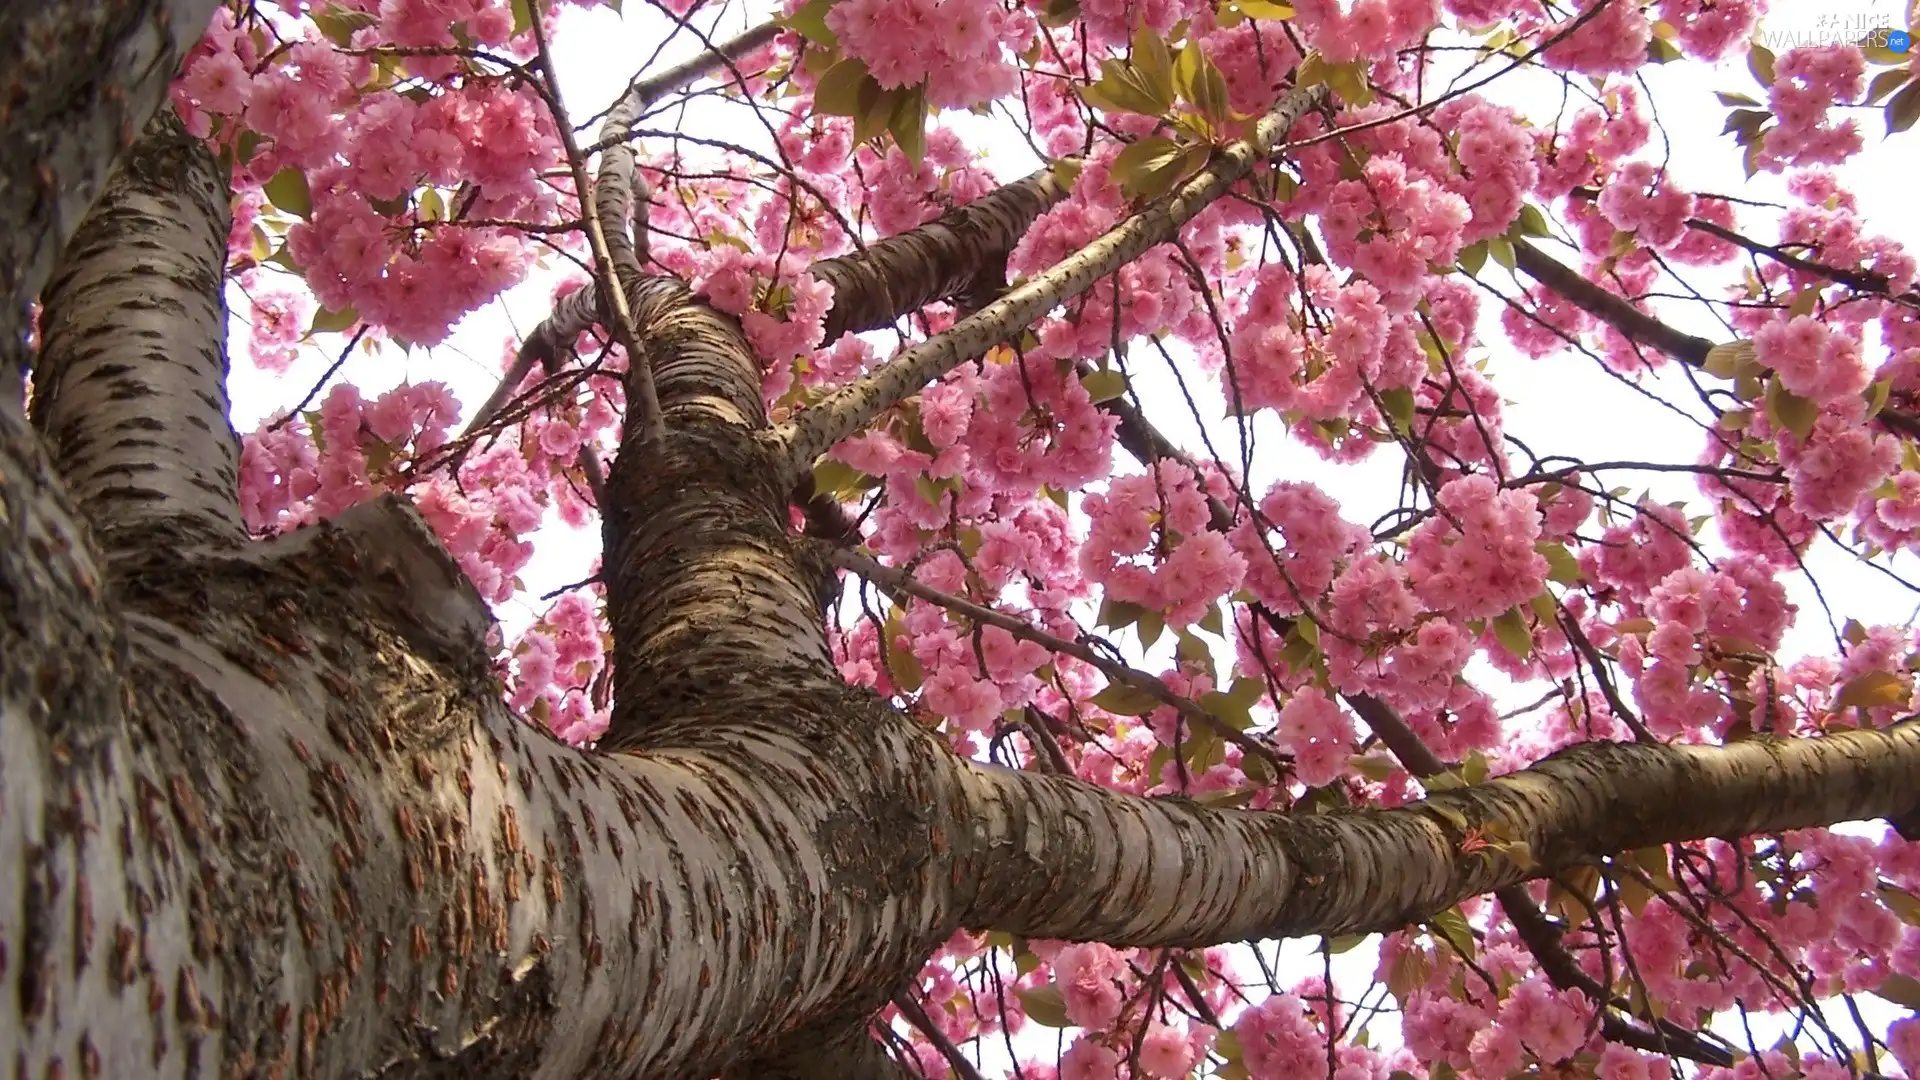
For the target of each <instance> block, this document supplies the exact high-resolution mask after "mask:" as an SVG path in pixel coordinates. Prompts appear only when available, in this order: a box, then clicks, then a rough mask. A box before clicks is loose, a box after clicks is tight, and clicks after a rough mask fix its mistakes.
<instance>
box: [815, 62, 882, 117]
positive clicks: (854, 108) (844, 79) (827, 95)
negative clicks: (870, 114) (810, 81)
mask: <svg viewBox="0 0 1920 1080" xmlns="http://www.w3.org/2000/svg"><path fill="white" fill-rule="evenodd" d="M869 83H872V84H873V87H874V89H875V90H878V89H879V88H880V84H879V83H877V82H874V79H873V76H872V75H871V74H868V72H867V65H866V61H864V60H854V59H847V60H842V61H840V62H839V63H837V64H835V65H833V66H832V67H830V68H828V69H827V73H826V74H824V75H822V76H820V81H819V82H817V83H815V84H814V88H813V111H814V112H817V113H823V114H825V115H827V116H858V115H860V91H861V90H862V89H863V88H864V87H865V86H866V85H867V84H869Z"/></svg>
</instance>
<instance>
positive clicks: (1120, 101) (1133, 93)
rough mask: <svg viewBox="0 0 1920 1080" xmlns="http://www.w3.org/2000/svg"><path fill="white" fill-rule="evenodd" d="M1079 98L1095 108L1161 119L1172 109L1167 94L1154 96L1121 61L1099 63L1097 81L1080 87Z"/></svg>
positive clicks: (1130, 66)
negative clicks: (1160, 117)
mask: <svg viewBox="0 0 1920 1080" xmlns="http://www.w3.org/2000/svg"><path fill="white" fill-rule="evenodd" d="M1080 97H1081V98H1082V99H1083V100H1085V101H1086V103H1087V104H1089V105H1091V106H1093V107H1094V108H1096V109H1104V110H1106V111H1107V112H1131V113H1139V114H1141V115H1142V116H1164V115H1165V114H1166V112H1167V110H1168V109H1171V108H1172V107H1173V98H1172V96H1171V95H1168V96H1166V97H1160V96H1157V95H1156V94H1155V93H1154V88H1153V87H1151V86H1149V85H1148V84H1147V82H1146V80H1144V79H1142V78H1141V77H1140V73H1139V72H1137V71H1135V70H1134V69H1133V66H1132V65H1130V64H1128V63H1127V62H1126V61H1124V60H1103V61H1101V62H1100V80H1099V81H1098V82H1096V83H1094V84H1093V85H1092V86H1083V87H1081V88H1080Z"/></svg>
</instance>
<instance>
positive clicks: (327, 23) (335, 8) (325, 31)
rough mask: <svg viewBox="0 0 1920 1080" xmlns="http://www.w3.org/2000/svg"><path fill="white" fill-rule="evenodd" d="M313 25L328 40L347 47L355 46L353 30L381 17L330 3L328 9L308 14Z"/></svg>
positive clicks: (364, 26)
mask: <svg viewBox="0 0 1920 1080" xmlns="http://www.w3.org/2000/svg"><path fill="white" fill-rule="evenodd" d="M308 17H309V18H311V19H312V20H313V25H314V27H315V28H316V29H318V30H319V31H320V33H321V34H322V35H324V36H325V37H326V39H327V40H328V41H331V42H333V43H334V44H335V45H338V46H339V47H341V48H343V49H346V48H351V47H352V46H353V32H354V31H355V30H360V29H364V28H366V27H369V26H372V25H374V24H375V23H377V22H379V21H380V19H379V18H378V17H377V16H375V15H373V14H370V13H368V12H365V11H349V10H348V9H346V8H343V7H341V6H340V5H339V4H328V5H327V6H326V10H324V11H316V12H313V13H312V14H311V15H309V16H308Z"/></svg>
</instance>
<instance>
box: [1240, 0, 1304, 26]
mask: <svg viewBox="0 0 1920 1080" xmlns="http://www.w3.org/2000/svg"><path fill="white" fill-rule="evenodd" d="M1227 6H1228V7H1229V8H1231V9H1233V10H1235V11H1238V12H1239V13H1240V14H1242V15H1245V16H1246V17H1247V18H1249V19H1272V20H1274V21H1276V22H1278V21H1281V20H1284V19H1291V18H1293V9H1292V8H1290V7H1288V6H1287V5H1285V4H1276V3H1274V2H1273V0H1230V2H1229V3H1228V4H1227Z"/></svg>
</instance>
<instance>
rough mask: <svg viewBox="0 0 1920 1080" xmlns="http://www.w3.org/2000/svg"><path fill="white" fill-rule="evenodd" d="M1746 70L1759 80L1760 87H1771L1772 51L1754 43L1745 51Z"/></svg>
mask: <svg viewBox="0 0 1920 1080" xmlns="http://www.w3.org/2000/svg"><path fill="white" fill-rule="evenodd" d="M1747 70H1748V71H1751V72H1753V77H1754V78H1756V79H1758V80H1760V85H1761V86H1764V87H1767V88H1769V89H1771V88H1772V87H1773V50H1771V49H1769V48H1767V47H1766V46H1765V45H1762V44H1760V43H1759V42H1757V41H1756V42H1754V43H1753V45H1752V47H1750V48H1749V49H1748V50H1747Z"/></svg>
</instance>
